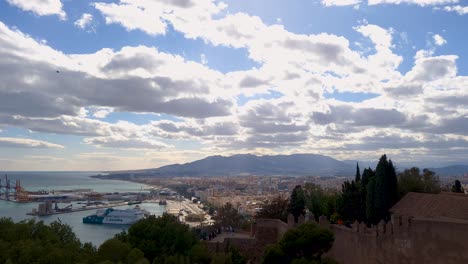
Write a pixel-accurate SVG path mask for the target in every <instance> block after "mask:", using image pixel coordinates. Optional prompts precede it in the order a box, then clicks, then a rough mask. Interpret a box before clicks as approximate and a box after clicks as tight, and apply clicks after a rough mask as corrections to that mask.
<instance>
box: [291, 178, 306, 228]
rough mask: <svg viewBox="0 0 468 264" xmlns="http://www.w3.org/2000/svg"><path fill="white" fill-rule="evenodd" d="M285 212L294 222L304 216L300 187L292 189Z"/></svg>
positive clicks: (303, 198) (303, 202) (302, 195)
mask: <svg viewBox="0 0 468 264" xmlns="http://www.w3.org/2000/svg"><path fill="white" fill-rule="evenodd" d="M287 212H288V214H292V215H293V216H294V219H295V220H296V221H297V218H298V217H299V216H300V215H304V214H305V197H304V190H302V187H301V186H300V185H297V186H296V187H294V189H293V191H292V193H291V198H290V199H289V205H288V210H287Z"/></svg>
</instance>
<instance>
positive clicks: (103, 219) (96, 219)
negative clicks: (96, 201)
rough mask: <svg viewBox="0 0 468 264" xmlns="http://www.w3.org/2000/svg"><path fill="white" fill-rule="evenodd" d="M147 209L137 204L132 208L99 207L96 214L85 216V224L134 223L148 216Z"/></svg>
mask: <svg viewBox="0 0 468 264" xmlns="http://www.w3.org/2000/svg"><path fill="white" fill-rule="evenodd" d="M148 215H149V213H148V212H147V211H146V210H142V209H140V207H138V206H135V208H131V209H125V210H120V209H114V208H107V209H99V210H97V212H96V214H93V215H88V216H86V217H84V218H83V224H117V225H132V224H134V223H136V222H138V221H139V220H141V219H144V218H145V217H146V216H148Z"/></svg>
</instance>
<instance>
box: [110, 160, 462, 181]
mask: <svg viewBox="0 0 468 264" xmlns="http://www.w3.org/2000/svg"><path fill="white" fill-rule="evenodd" d="M360 164H361V165H360V166H361V172H362V170H363V169H364V167H368V166H363V165H365V164H370V163H364V162H363V163H360ZM371 167H372V168H373V169H374V168H375V166H371ZM400 169H401V168H400ZM432 170H434V171H435V172H436V173H437V174H439V175H440V176H441V177H445V176H461V175H464V174H465V173H468V166H467V165H456V166H449V167H443V168H433V169H432ZM355 171H356V161H349V160H347V161H340V160H336V159H334V158H331V157H328V156H324V155H318V154H293V155H274V156H256V155H252V154H238V155H233V156H228V157H225V156H209V157H207V158H204V159H201V160H197V161H194V162H189V163H185V164H172V165H167V166H163V167H159V168H154V169H144V170H132V171H125V172H123V171H120V172H112V173H110V175H109V177H108V178H126V177H130V176H132V177H135V176H136V177H138V176H155V177H157V176H237V175H258V176H265V175H266V176H347V177H354V175H355ZM106 178H107V177H106Z"/></svg>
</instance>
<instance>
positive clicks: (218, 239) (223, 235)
mask: <svg viewBox="0 0 468 264" xmlns="http://www.w3.org/2000/svg"><path fill="white" fill-rule="evenodd" d="M225 238H244V239H245V238H247V239H254V238H253V237H251V236H250V234H246V233H229V232H223V233H221V234H219V235H217V236H216V237H215V238H213V239H211V240H207V241H206V242H211V243H216V242H219V243H222V242H223V241H224V239H225Z"/></svg>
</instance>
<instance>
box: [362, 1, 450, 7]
mask: <svg viewBox="0 0 468 264" xmlns="http://www.w3.org/2000/svg"><path fill="white" fill-rule="evenodd" d="M452 3H458V0H368V4H369V5H379V4H395V5H399V4H412V5H419V6H431V5H443V4H452Z"/></svg>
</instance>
